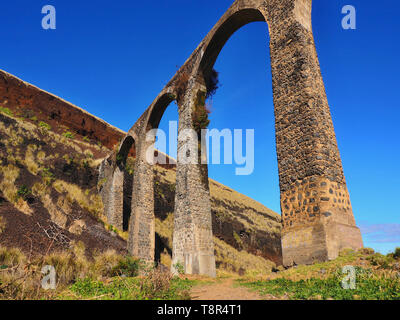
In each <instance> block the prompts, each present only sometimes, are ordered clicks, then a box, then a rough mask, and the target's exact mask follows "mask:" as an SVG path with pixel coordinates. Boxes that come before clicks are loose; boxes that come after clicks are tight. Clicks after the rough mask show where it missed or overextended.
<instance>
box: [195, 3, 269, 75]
mask: <svg viewBox="0 0 400 320" xmlns="http://www.w3.org/2000/svg"><path fill="white" fill-rule="evenodd" d="M252 22H266V20H265V17H264V16H263V14H262V13H261V12H260V11H259V10H257V9H242V10H240V11H238V12H236V13H234V14H233V15H231V16H230V17H229V18H228V19H227V20H226V21H225V22H224V23H223V24H222V25H221V26H220V27H219V28H218V30H217V31H216V32H215V33H214V35H213V37H212V39H211V40H210V42H209V43H208V45H207V48H206V50H205V52H204V55H203V58H202V60H201V62H200V70H199V71H200V72H202V74H203V76H204V79H209V78H210V77H211V76H212V72H213V67H214V64H215V62H216V61H217V59H218V56H219V54H220V52H221V50H222V49H223V47H224V46H225V44H226V43H227V42H228V40H229V38H230V37H231V36H232V35H233V34H234V33H235V32H236V31H237V30H239V29H240V28H242V27H243V26H245V25H247V24H249V23H252Z"/></svg>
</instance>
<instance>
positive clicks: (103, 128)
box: [0, 70, 126, 149]
mask: <svg viewBox="0 0 400 320" xmlns="http://www.w3.org/2000/svg"><path fill="white" fill-rule="evenodd" d="M0 104H1V105H2V106H3V107H9V108H10V109H12V110H19V111H20V112H24V111H27V110H32V111H33V112H35V114H38V115H39V117H40V116H42V117H44V118H45V119H53V120H56V121H57V123H59V124H60V125H65V126H66V127H68V128H69V129H70V130H71V131H73V132H76V133H78V134H80V135H82V136H87V137H89V138H91V139H94V140H96V141H98V142H101V143H102V145H104V146H105V147H107V148H110V149H112V148H113V146H114V145H115V144H116V143H118V142H119V141H120V139H122V138H123V137H124V136H125V135H126V134H125V132H124V131H122V130H119V129H117V128H115V127H113V126H111V125H110V124H108V123H106V122H105V121H103V120H101V119H100V118H97V117H95V116H94V115H92V114H90V113H88V112H86V111H85V110H83V109H81V108H79V107H77V106H75V105H73V104H71V103H69V102H67V101H65V100H63V99H61V98H59V97H57V96H55V95H53V94H50V93H48V92H46V91H44V90H41V89H39V88H37V87H35V86H33V85H31V84H29V83H27V82H24V81H22V80H21V79H18V78H17V77H15V76H13V75H11V74H9V73H7V72H5V71H2V70H0Z"/></svg>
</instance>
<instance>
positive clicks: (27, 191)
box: [17, 185, 32, 200]
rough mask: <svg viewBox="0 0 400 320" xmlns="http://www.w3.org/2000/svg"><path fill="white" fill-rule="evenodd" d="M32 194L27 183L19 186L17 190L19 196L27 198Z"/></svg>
mask: <svg viewBox="0 0 400 320" xmlns="http://www.w3.org/2000/svg"><path fill="white" fill-rule="evenodd" d="M31 194H32V191H31V190H30V189H29V188H28V187H27V186H25V185H23V186H21V187H19V189H18V191H17V197H18V198H22V199H24V200H26V199H27V198H28V197H29V196H30V195H31Z"/></svg>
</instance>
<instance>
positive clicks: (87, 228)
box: [0, 80, 281, 273]
mask: <svg viewBox="0 0 400 320" xmlns="http://www.w3.org/2000/svg"><path fill="white" fill-rule="evenodd" d="M13 81H14V82H15V83H17V84H18V83H19V84H18V85H16V87H13V88H12V90H11V88H10V85H11V83H12V81H10V80H9V81H8V83H7V87H6V88H4V86H3V87H2V84H1V82H0V244H1V245H2V246H8V247H19V248H21V249H23V251H25V252H27V253H33V254H45V253H47V252H48V251H54V250H62V249H64V248H67V247H69V246H70V245H71V243H73V242H77V241H82V242H83V243H84V244H85V246H86V252H87V254H88V255H90V254H91V253H93V252H94V250H99V251H104V250H106V249H110V248H113V249H116V250H117V251H119V252H121V253H125V246H126V238H127V233H126V232H123V231H117V230H114V229H113V228H112V227H111V226H109V225H107V222H106V221H105V218H104V216H103V206H102V203H101V198H100V196H99V194H98V190H97V189H98V188H97V187H98V186H97V183H98V166H99V164H100V162H101V160H102V159H104V158H105V157H106V156H107V155H109V154H110V152H111V150H110V148H109V147H108V146H109V145H110V140H109V139H106V141H104V143H103V141H102V137H103V135H102V134H99V133H97V134H93V135H83V134H87V131H85V130H83V129H82V128H81V127H80V128H79V129H77V127H79V125H77V126H73V128H71V127H69V126H68V125H69V123H67V122H63V120H62V118H61V119H59V118H57V117H52V116H51V114H50V115H49V113H48V112H43V109H44V108H45V106H43V105H42V106H41V107H40V108H37V107H36V105H35V101H42V100H43V99H41V98H40V96H41V95H49V94H48V93H44V92H41V91H40V90H39V89H37V88H36V89H35V88H34V87H32V88H33V89H32V88H30V90H37V91H35V96H36V98H35V99H36V100H32V101H30V102H29V104H28V106H26V105H25V104H24V100H23V99H18V88H20V91H22V92H23V96H24V97H25V96H26V93H24V92H25V90H26V87H27V86H29V85H28V84H25V83H23V85H21V83H20V82H18V81H17V80H13ZM9 92H12V96H13V98H12V99H11V98H10V96H8V93H9ZM52 99H58V98H56V97H52ZM60 101H61V102H60V103H64V105H63V108H64V109H63V110H64V111H65V112H68V108H74V106H72V105H66V102H64V101H63V100H60ZM54 103H55V102H53V104H54ZM73 112H83V111H82V110H81V109H79V110H78V111H76V110H73V111H72V113H73ZM84 116H85V117H90V115H89V114H87V113H85V114H84ZM90 119H91V120H90V121H92V122H93V124H92V127H93V128H100V129H99V130H100V131H101V132H103V131H102V130H104V132H108V131H109V130H111V131H112V130H114V131H113V132H114V133H115V136H118V135H119V134H121V133H122V131H115V130H116V129H115V128H114V127H111V126H110V128H106V129H104V125H105V122H104V121H101V123H100V124H98V125H97V124H96V122H95V121H96V120H93V119H96V118H95V117H94V118H90ZM94 132H95V131H94ZM105 144H108V146H107V147H105V146H104V145H105ZM132 160H133V159H132ZM155 179H156V183H155V213H156V219H157V230H156V231H157V235H156V239H157V252H156V253H157V256H158V258H159V259H161V261H162V262H163V263H164V264H168V262H169V259H170V254H171V248H172V246H171V242H172V225H173V214H172V213H173V208H174V197H175V168H174V167H173V166H168V167H167V168H163V167H155ZM210 189H211V196H212V213H213V214H212V216H213V229H214V235H215V243H216V256H217V264H218V266H219V268H222V269H226V270H230V271H234V272H239V273H240V272H244V271H249V270H264V269H268V268H269V269H270V268H271V266H272V263H271V262H269V261H268V260H271V261H273V262H275V263H278V264H279V263H280V262H281V247H280V216H279V215H278V214H276V213H274V212H273V211H271V210H269V209H267V208H266V207H264V206H263V205H261V204H259V203H257V202H256V201H254V200H252V199H250V198H248V197H246V196H244V195H241V194H239V193H237V192H235V191H234V190H232V189H230V188H227V187H225V186H223V185H221V184H219V183H217V182H215V181H213V180H211V179H210ZM113 230H114V231H117V233H118V234H117V233H116V232H114V231H113Z"/></svg>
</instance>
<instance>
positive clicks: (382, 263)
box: [367, 253, 393, 269]
mask: <svg viewBox="0 0 400 320" xmlns="http://www.w3.org/2000/svg"><path fill="white" fill-rule="evenodd" d="M367 259H368V260H369V262H370V263H371V265H373V266H377V267H379V268H382V269H389V268H390V263H391V262H392V260H393V258H392V257H391V256H390V255H388V256H385V255H383V254H381V253H375V254H374V255H372V256H370V257H368V258H367Z"/></svg>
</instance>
